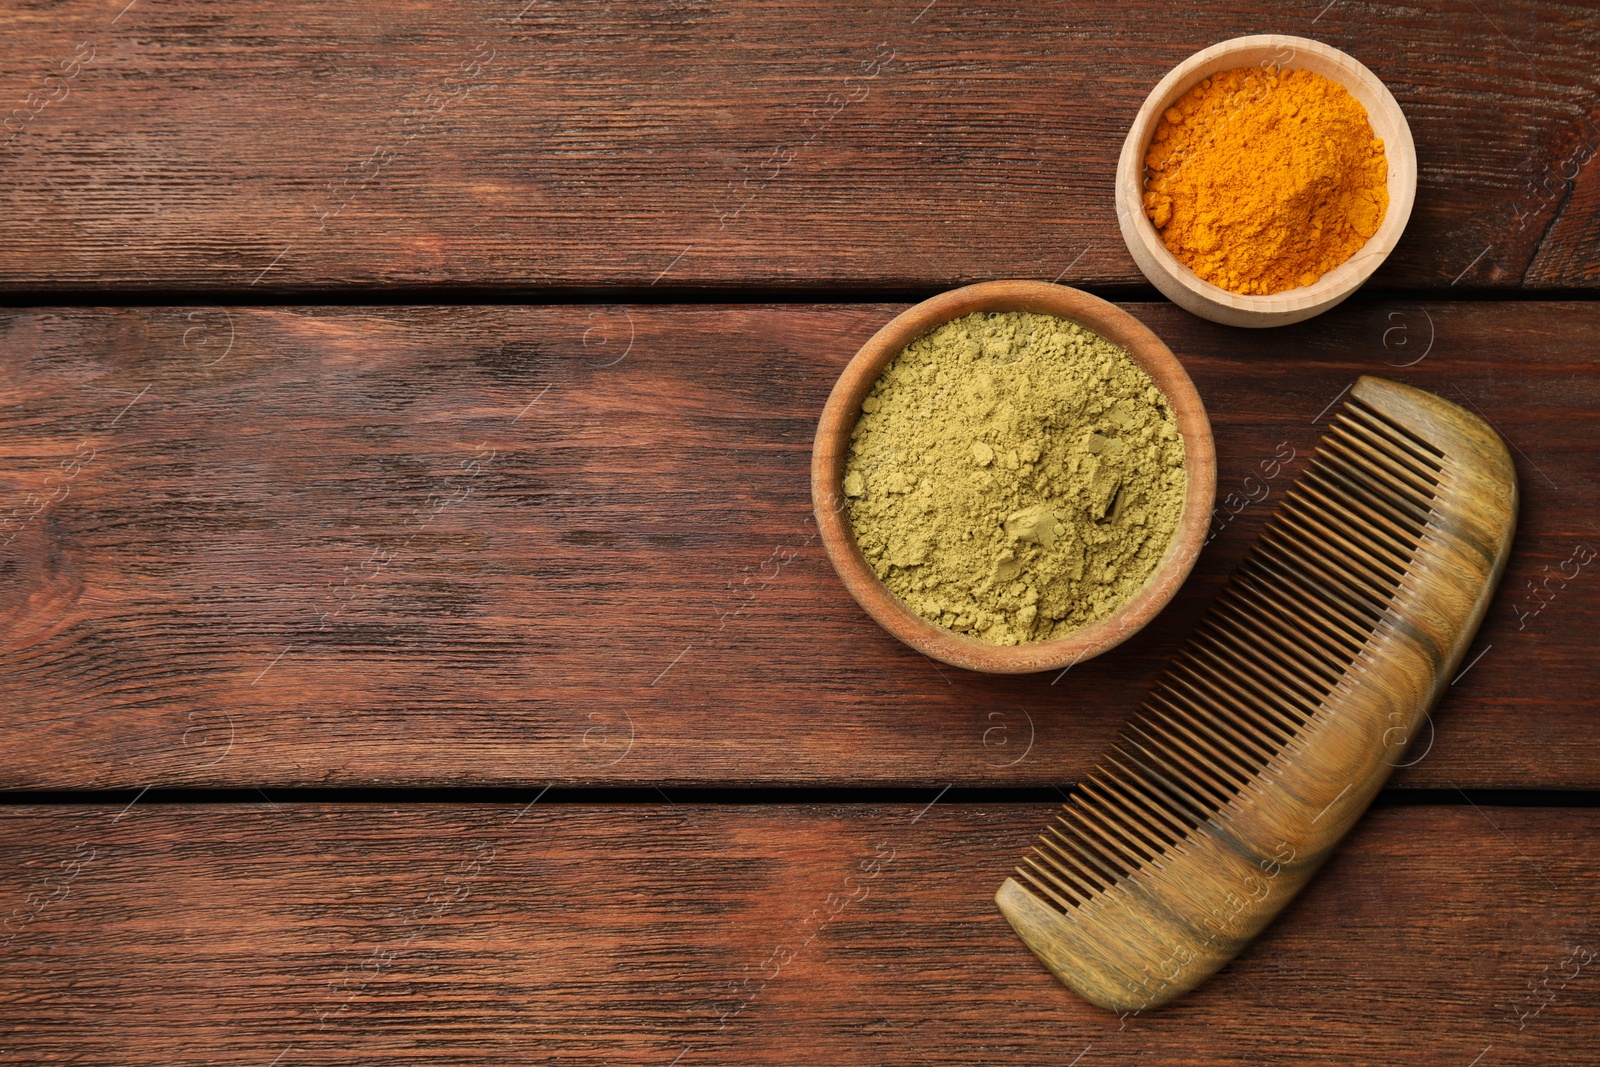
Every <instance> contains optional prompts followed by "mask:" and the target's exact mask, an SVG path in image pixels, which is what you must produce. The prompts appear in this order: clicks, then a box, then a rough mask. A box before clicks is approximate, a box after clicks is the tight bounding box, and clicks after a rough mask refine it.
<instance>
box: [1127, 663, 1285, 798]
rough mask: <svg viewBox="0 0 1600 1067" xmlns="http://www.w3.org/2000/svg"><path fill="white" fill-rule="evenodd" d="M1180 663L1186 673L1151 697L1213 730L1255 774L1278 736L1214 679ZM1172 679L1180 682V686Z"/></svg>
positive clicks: (1243, 764) (1235, 758)
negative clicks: (1222, 688)
mask: <svg viewBox="0 0 1600 1067" xmlns="http://www.w3.org/2000/svg"><path fill="white" fill-rule="evenodd" d="M1179 666H1180V669H1182V670H1183V671H1184V672H1185V673H1186V674H1188V675H1189V677H1187V678H1183V679H1179V678H1171V679H1168V680H1167V681H1164V682H1162V683H1161V684H1160V685H1159V686H1157V688H1156V689H1155V691H1153V692H1152V693H1151V694H1150V696H1151V699H1152V700H1154V699H1156V698H1157V697H1159V698H1160V699H1161V700H1162V701H1163V702H1164V703H1165V704H1166V705H1167V707H1168V710H1170V711H1171V712H1173V713H1174V714H1181V715H1183V716H1184V717H1185V718H1187V719H1189V720H1190V721H1192V722H1193V723H1194V724H1195V725H1196V726H1197V727H1198V728H1200V729H1202V730H1206V731H1207V732H1210V733H1213V734H1215V735H1216V736H1217V738H1218V741H1219V743H1220V744H1223V745H1225V746H1226V747H1227V749H1228V751H1229V752H1230V753H1231V754H1232V755H1233V757H1234V760H1235V762H1236V763H1238V764H1239V765H1240V766H1241V767H1242V768H1244V769H1245V770H1247V771H1248V772H1249V773H1250V774H1254V773H1255V772H1256V770H1257V769H1258V768H1259V767H1260V766H1261V764H1262V763H1263V762H1264V761H1266V760H1268V759H1271V758H1272V750H1273V748H1274V747H1275V744H1276V742H1277V740H1278V739H1277V738H1274V737H1273V736H1272V735H1271V734H1268V733H1267V732H1266V731H1265V730H1263V729H1261V727H1260V726H1259V725H1257V723H1256V721H1255V717H1254V716H1253V715H1251V714H1249V712H1248V711H1247V710H1246V709H1245V708H1243V707H1242V706H1241V705H1239V704H1238V703H1237V702H1236V701H1232V700H1229V699H1228V698H1227V697H1225V696H1224V695H1223V694H1222V693H1220V692H1218V691H1217V686H1216V684H1215V682H1214V681H1212V680H1211V679H1208V678H1206V677H1204V676H1203V675H1201V674H1200V673H1199V672H1197V671H1194V670H1193V669H1192V667H1191V666H1190V665H1189V664H1187V663H1185V664H1181V665H1179ZM1174 682H1181V683H1182V686H1183V688H1182V689H1180V688H1179V687H1178V686H1177V685H1175V684H1173V683H1174ZM1218 705H1223V706H1221V707H1219V706H1218Z"/></svg>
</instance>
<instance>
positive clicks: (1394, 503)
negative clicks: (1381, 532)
mask: <svg viewBox="0 0 1600 1067" xmlns="http://www.w3.org/2000/svg"><path fill="white" fill-rule="evenodd" d="M1310 470H1311V473H1312V475H1314V476H1316V477H1321V478H1325V479H1327V480H1329V481H1332V482H1337V483H1338V484H1339V485H1341V486H1343V487H1344V489H1345V491H1346V492H1348V493H1350V494H1351V495H1352V496H1354V497H1356V498H1358V499H1360V500H1361V501H1362V502H1364V503H1365V504H1366V505H1367V506H1368V507H1370V508H1372V509H1374V510H1375V511H1378V512H1380V513H1382V514H1384V515H1387V516H1389V518H1390V519H1391V521H1393V522H1394V523H1395V524H1396V525H1397V526H1398V527H1399V529H1401V530H1402V531H1404V532H1405V536H1406V540H1407V544H1408V546H1409V547H1410V548H1411V549H1412V550H1413V551H1414V550H1415V549H1416V547H1417V539H1418V538H1420V537H1421V536H1422V528H1423V526H1425V525H1426V524H1427V516H1426V515H1424V514H1423V513H1422V512H1421V511H1420V510H1418V509H1416V508H1413V507H1411V506H1410V505H1409V504H1406V503H1405V501H1403V500H1401V499H1400V498H1399V497H1397V496H1395V495H1394V494H1392V493H1386V492H1383V491H1382V490H1381V489H1377V490H1375V489H1374V486H1373V483H1372V480H1371V479H1370V478H1368V477H1366V476H1365V475H1363V474H1361V472H1360V471H1358V470H1356V469H1355V468H1354V467H1351V466H1350V465H1349V464H1348V463H1345V462H1344V461H1343V460H1341V459H1338V457H1335V456H1328V455H1313V456H1312V459H1311V467H1310Z"/></svg>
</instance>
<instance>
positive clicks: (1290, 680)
mask: <svg viewBox="0 0 1600 1067" xmlns="http://www.w3.org/2000/svg"><path fill="white" fill-rule="evenodd" d="M1247 647H1248V643H1247V642H1245V641H1243V640H1241V639H1240V638H1239V636H1238V635H1235V634H1230V633H1228V632H1226V631H1225V630H1223V629H1222V628H1221V627H1218V626H1208V627H1206V628H1205V630H1204V632H1200V631H1196V633H1195V635H1194V653H1195V656H1196V658H1198V657H1199V656H1200V655H1202V654H1203V655H1205V657H1206V659H1208V660H1209V661H1210V662H1211V664H1212V666H1213V669H1212V670H1211V671H1210V672H1208V673H1210V674H1211V675H1212V676H1213V677H1214V678H1215V679H1216V680H1217V681H1221V682H1223V683H1224V684H1226V679H1229V678H1232V677H1239V678H1243V679H1246V680H1248V681H1249V682H1250V683H1251V688H1252V689H1255V690H1258V691H1259V692H1260V693H1261V694H1262V695H1263V696H1265V697H1267V698H1268V699H1269V700H1270V699H1271V698H1272V697H1276V698H1277V700H1278V701H1279V706H1280V707H1281V709H1282V711H1283V713H1284V714H1285V715H1286V716H1288V717H1290V718H1291V719H1292V725H1291V727H1290V729H1291V731H1292V730H1298V729H1299V728H1300V727H1301V726H1303V725H1305V722H1306V720H1308V719H1310V718H1312V717H1313V716H1315V715H1316V713H1317V710H1318V708H1319V707H1320V706H1321V703H1322V697H1323V694H1324V693H1326V692H1327V690H1328V687H1327V686H1323V685H1317V684H1316V683H1315V681H1312V682H1307V681H1306V680H1305V679H1302V678H1296V677H1294V676H1293V675H1289V674H1286V673H1285V672H1282V671H1280V670H1264V669H1263V668H1262V667H1261V665H1260V664H1259V663H1257V662H1256V661H1255V660H1253V659H1251V658H1250V656H1249V654H1248V653H1247V652H1246V651H1245V649H1246V648H1247ZM1274 682H1276V683H1278V684H1277V686H1276V687H1275V686H1274V685H1273V683H1274Z"/></svg>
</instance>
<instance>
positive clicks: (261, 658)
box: [0, 302, 1600, 790]
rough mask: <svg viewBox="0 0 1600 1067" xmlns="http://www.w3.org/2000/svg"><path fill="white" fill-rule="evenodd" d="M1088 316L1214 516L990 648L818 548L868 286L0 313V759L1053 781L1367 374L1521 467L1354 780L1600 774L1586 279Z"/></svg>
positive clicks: (1512, 779) (317, 781)
mask: <svg viewBox="0 0 1600 1067" xmlns="http://www.w3.org/2000/svg"><path fill="white" fill-rule="evenodd" d="M1129 309H1130V310H1131V311H1132V312H1133V313H1134V314H1135V315H1136V316H1137V317H1139V318H1141V319H1142V320H1143V321H1145V322H1146V323H1147V324H1148V325H1150V326H1151V327H1152V329H1154V331H1155V332H1156V334H1157V335H1158V336H1160V337H1162V338H1163V339H1164V340H1166V341H1167V342H1168V343H1169V344H1170V345H1171V346H1172V347H1173V348H1174V350H1175V351H1176V353H1177V354H1178V356H1179V358H1180V359H1182V360H1183V362H1184V365H1185V367H1186V368H1187V370H1188V371H1189V373H1190V375H1191V377H1192V378H1193V379H1194V382H1195V385H1196V388H1197V389H1198V391H1199V394H1200V396H1201V398H1202V399H1203V400H1204V401H1205V403H1206V406H1207V409H1208V412H1209V414H1210V417H1211V421H1212V425H1213V429H1214V432H1215V439H1216V446H1217V455H1218V501H1219V508H1220V512H1219V517H1218V519H1217V521H1216V527H1217V529H1218V530H1219V531H1220V532H1218V533H1217V535H1216V537H1215V539H1214V540H1212V542H1211V543H1210V544H1209V545H1208V546H1207V547H1206V548H1205V549H1204V550H1203V551H1202V553H1201V558H1200V561H1199V563H1198V565H1197V568H1196V571H1195V574H1194V576H1193V577H1191V579H1190V581H1189V582H1188V583H1187V584H1186V586H1185V587H1184V589H1183V590H1182V591H1181V592H1180V594H1179V596H1178V597H1177V599H1176V600H1175V601H1174V602H1173V604H1172V606H1171V607H1169V608H1168V609H1167V610H1166V611H1165V612H1163V613H1162V614H1161V615H1160V616H1159V617H1157V618H1156V619H1155V620H1154V621H1153V622H1152V623H1151V624H1150V625H1149V626H1148V627H1146V628H1145V629H1144V630H1143V631H1141V633H1140V634H1139V635H1138V636H1136V637H1135V638H1133V639H1132V640H1130V641H1129V642H1128V643H1126V644H1124V645H1122V646H1120V647H1118V648H1117V649H1115V650H1113V651H1112V652H1109V653H1107V654H1106V655H1104V656H1101V657H1099V658H1097V659H1095V660H1093V661H1091V662H1087V663H1084V664H1081V665H1079V666H1078V667H1077V668H1074V669H1073V670H1071V671H1070V672H1068V673H1066V674H1065V675H1060V674H1056V675H1049V674H1044V675H1027V676H1015V677H1011V678H997V677H985V676H979V675H975V674H970V673H967V672H963V671H959V670H954V669H950V668H936V667H934V666H933V665H932V664H930V662H929V661H928V660H926V659H925V658H923V657H922V656H920V655H918V654H916V653H914V652H912V651H911V650H910V649H908V648H906V647H905V646H904V645H902V644H901V643H900V642H898V641H896V640H895V639H894V638H892V637H890V636H889V635H888V634H887V633H885V632H884V631H882V630H881V629H880V628H879V627H877V626H876V625H875V624H874V623H872V621H871V620H870V619H868V618H867V617H866V616H865V615H864V614H863V613H862V612H861V611H860V610H859V609H858V608H857V607H856V606H855V604H854V603H853V602H852V601H851V600H850V598H849V596H848V595H847V593H846V592H845V590H844V588H843V587H842V585H841V584H840V583H839V581H838V579H837V577H836V576H835V575H834V573H833V571H832V569H831V568H830V567H829V566H828V564H827V562H826V560H825V558H824V556H823V554H822V552H821V548H820V545H819V544H818V543H817V539H816V536H815V527H814V525H813V524H812V521H811V519H810V496H809V492H808V467H809V459H810V445H811V439H812V433H813V430H814V427H815V420H816V418H817V416H818V414H819V413H820V411H821V410H822V404H823V400H824V398H825V397H826V396H827V393H828V390H829V389H830V387H831V386H832V383H833V380H834V378H835V377H836V376H837V374H838V373H839V371H840V369H841V368H842V367H843V366H844V364H845V362H846V361H847V360H848V358H849V356H850V355H851V353H853V352H854V351H855V350H856V349H857V348H858V347H859V346H860V345H861V343H862V342H863V341H864V340H865V339H866V338H867V337H869V336H870V335H871V334H872V333H873V332H874V331H875V330H876V329H877V328H878V327H879V326H881V325H882V324H883V323H885V322H887V321H888V320H889V319H890V318H891V317H893V315H894V314H895V313H897V312H898V311H899V310H901V309H900V308H899V307H889V306H854V307H832V308H815V307H781V308H773V307H760V306H734V307H660V308H642V307H635V308H624V307H609V306H595V307H546V308H413V309H394V308H380V309H361V308H335V309H324V310H305V309H296V310H286V309H274V308H254V309H237V308H236V309H232V310H231V311H225V310H223V309H207V308H194V309H191V308H177V309H162V308H152V309H126V310H119V311H91V310H78V311H48V310H46V311H31V312H14V313H10V314H7V315H5V316H3V317H0V358H3V361H4V363H3V366H0V472H3V479H0V494H3V495H0V526H3V527H4V529H5V531H6V532H5V533H4V535H3V536H0V541H5V542H7V543H6V545H5V547H4V549H3V550H0V577H3V578H4V583H3V584H0V597H3V598H4V600H3V604H0V608H3V612H4V614H3V616H0V622H3V627H0V657H3V660H4V662H5V663H6V665H7V669H6V670H5V672H3V674H0V721H3V723H4V727H5V728H4V731H3V732H0V738H3V740H0V749H3V758H0V768H3V770H0V784H3V785H5V786H7V787H13V788H18V787H33V788H77V787H91V786H98V787H107V786H129V787H141V786H144V785H147V784H152V783H156V784H161V785H178V784H194V785H199V784H210V785H228V784H234V783H241V784H246V785H260V786H264V787H266V788H268V789H269V790H270V789H271V788H272V787H274V786H275V785H291V784H296V785H355V784H418V785H421V784H432V785H451V784H495V783H499V784H517V783H522V784H543V783H546V782H551V781H561V782H613V783H646V784H659V785H663V786H666V787H667V788H668V789H669V790H670V788H671V787H672V785H673V784H685V783H708V782H713V783H741V782H745V783H748V782H766V783H797V784H839V783H910V784H918V785H921V784H929V785H933V786H939V785H943V784H945V783H949V782H960V783H967V784H1017V785H1022V784H1047V783H1055V782H1065V781H1071V780H1074V779H1075V778H1076V777H1077V776H1078V775H1079V774H1081V773H1083V771H1084V770H1086V769H1087V768H1088V767H1089V766H1090V764H1091V762H1092V760H1093V758H1094V756H1095V754H1097V753H1098V752H1100V751H1101V750H1102V749H1103V748H1104V746H1105V744H1106V743H1107V742H1108V741H1109V740H1110V739H1111V738H1112V736H1113V735H1114V733H1115V731H1116V729H1117V728H1118V727H1119V726H1120V725H1121V723H1122V722H1123V721H1124V719H1125V718H1126V717H1127V715H1128V713H1129V712H1130V711H1131V710H1132V709H1133V708H1135V707H1136V706H1137V705H1138V703H1139V702H1140V701H1141V700H1142V699H1143V697H1144V695H1145V693H1146V691H1147V689H1148V686H1149V684H1150V682H1151V680H1152V679H1153V678H1154V676H1155V674H1156V672H1157V671H1158V670H1159V668H1160V667H1161V665H1162V664H1163V663H1164V662H1165V661H1166V660H1167V658H1169V657H1170V656H1171V655H1172V653H1173V652H1174V651H1175V649H1176V648H1177V646H1178V645H1179V643H1180V642H1181V640H1182V639H1183V638H1184V637H1185V636H1186V634H1187V633H1188V632H1189V630H1190V628H1191V627H1192V626H1193V624H1194V623H1195V621H1196V620H1197V619H1198V617H1199V615H1200V613H1201V612H1202V611H1203V609H1204V608H1205V606H1206V605H1207V604H1208V603H1209V601H1210V599H1211V597H1212V596H1213V595H1214V594H1215V592H1216V591H1217V590H1218V588H1219V587H1220V584H1221V581H1222V579H1223V578H1224V577H1225V576H1226V575H1227V574H1228V573H1229V572H1230V571H1231V570H1232V569H1233V567H1234V565H1235V564H1236V563H1237V562H1238V560H1239V558H1240V557H1241V555H1242V553H1243V551H1244V549H1245V547H1246V546H1247V545H1248V544H1249V543H1250V542H1251V541H1252V540H1253V539H1254V536H1255V533H1256V531H1257V530H1258V529H1259V528H1260V526H1261V524H1262V522H1263V521H1264V520H1265V517H1266V514H1267V513H1268V512H1269V511H1270V510H1271V506H1272V502H1274V501H1275V500H1276V498H1277V495H1278V494H1281V492H1282V491H1283V489H1284V488H1285V487H1287V485H1288V484H1289V482H1290V480H1291V479H1292V477H1293V475H1294V474H1295V473H1296V472H1297V471H1298V470H1299V468H1300V466H1301V464H1302V463H1303V460H1304V457H1305V455H1306V454H1307V453H1308V452H1309V450H1310V448H1311V446H1312V445H1313V444H1314V443H1315V441H1316V440H1317V438H1318V437H1319V436H1320V435H1321V432H1322V426H1321V425H1320V424H1319V422H1318V420H1321V419H1325V416H1326V412H1327V411H1328V410H1329V409H1330V407H1331V406H1332V405H1333V404H1334V402H1335V401H1336V400H1337V399H1338V398H1339V396H1340V395H1341V393H1342V391H1343V390H1344V389H1345V388H1346V387H1347V386H1348V385H1349V384H1350V383H1351V382H1352V381H1353V380H1354V379H1355V377H1356V376H1357V375H1358V374H1361V373H1367V372H1372V373H1378V374H1383V375H1384V376H1386V377H1392V378H1395V379H1397V380H1400V381H1403V382H1406V383H1409V384H1413V385H1417V386H1419V387H1421V388H1424V389H1428V390H1430V391H1432V392H1435V393H1438V394H1440V395H1441V396H1444V397H1445V398H1446V399H1450V400H1452V401H1454V402H1456V403H1459V404H1461V405H1462V406H1463V407H1465V408H1467V409H1468V410H1470V411H1476V412H1480V413H1482V414H1484V415H1486V416H1487V417H1488V419H1489V421H1490V422H1491V423H1493V424H1494V425H1495V426H1496V427H1497V429H1498V430H1499V431H1500V432H1501V433H1502V434H1504V435H1505V436H1506V437H1507V438H1508V439H1509V441H1510V442H1511V445H1512V452H1513V456H1514V459H1515V462H1516V463H1517V466H1518V475H1519V479H1520V481H1521V484H1522V488H1523V502H1522V515H1521V520H1520V526H1519V531H1518V536H1517V541H1516V544H1515V547H1514V550H1513V554H1512V558H1511V561H1510V564H1509V566H1508V569H1507V572H1506V577H1505V580H1504V582H1503V584H1502V586H1501V589H1500V593H1499V595H1498V597H1497V598H1496V600H1495V601H1494V603H1493V604H1492V605H1491V606H1490V609H1489V614H1488V618H1487V621H1486V623H1485V625H1484V627H1483V630H1482V632H1481V633H1480V637H1479V641H1478V643H1477V645H1476V646H1475V647H1474V648H1473V649H1472V650H1470V651H1469V653H1468V656H1469V660H1468V665H1467V667H1466V668H1465V672H1464V674H1463V675H1462V676H1461V678H1460V680H1459V681H1458V682H1457V683H1456V684H1455V685H1453V686H1451V687H1449V689H1448V690H1447V693H1446V696H1445V698H1444V700H1443V702H1442V703H1441V705H1440V707H1439V708H1438V710H1437V712H1436V713H1435V714H1434V716H1433V718H1432V720H1430V723H1429V724H1428V725H1427V726H1426V728H1425V732H1424V734H1423V736H1422V737H1420V738H1418V740H1417V743H1416V747H1415V748H1414V749H1413V752H1412V754H1411V755H1409V756H1408V757H1407V762H1411V763H1414V764H1415V765H1414V766H1412V767H1409V768H1407V769H1404V770H1402V771H1400V772H1399V774H1398V775H1397V777H1396V779H1395V781H1396V784H1402V785H1404V784H1409V785H1439V786H1444V785H1450V784H1459V785H1462V786H1477V787H1508V786H1509V787H1519V786H1520V787H1535V786H1548V787H1558V786H1570V787H1593V786H1595V785H1596V784H1597V783H1600V744H1597V741H1600V737H1597V735H1596V729H1597V727H1596V724H1595V718H1594V715H1593V708H1594V694H1593V671H1592V666H1593V650H1592V642H1591V640H1590V635H1592V634H1593V633H1594V632H1595V631H1596V629H1597V628H1600V577H1597V576H1596V575H1595V573H1594V571H1595V569H1596V568H1595V565H1594V562H1593V557H1594V553H1595V550H1596V547H1597V541H1600V531H1597V530H1596V528H1595V526H1594V522H1595V521H1596V520H1595V519H1594V518H1593V516H1595V515H1596V514H1600V479H1597V474H1600V471H1597V462H1600V460H1597V458H1596V454H1595V452H1594V449H1593V446H1592V442H1593V441H1594V440H1595V437H1596V429H1597V427H1596V423H1597V420H1600V376H1597V375H1596V374H1595V370H1596V357H1595V354H1594V351H1593V347H1592V344H1591V339H1592V337H1593V336H1594V334H1595V331H1596V328H1597V327H1600V305H1595V304H1589V303H1568V304H1563V303H1540V302H1527V303H1512V304H1481V303H1456V304H1439V303H1434V304H1418V303H1398V304H1391V303H1376V304H1375V303H1364V302H1352V303H1350V304H1348V305H1345V306H1341V307H1339V308H1336V309H1335V310H1334V311H1332V312H1330V313H1329V314H1328V315H1327V316H1324V317H1323V318H1321V319H1318V320H1317V321H1316V322H1315V323H1309V324H1304V325H1300V326H1293V327H1286V328H1284V329H1282V330H1278V331H1273V332H1271V333H1270V334H1262V333H1255V332H1251V333H1244V332H1241V331H1238V330H1231V329H1227V328H1224V327H1220V326H1215V325H1212V324H1209V323H1205V322H1200V321H1198V320H1196V319H1194V318H1193V317H1192V316H1189V315H1187V314H1185V313H1183V312H1181V311H1179V310H1177V309H1176V308H1173V307H1171V306H1170V305H1165V304H1163V305H1130V306H1129ZM1408 363H1409V364H1412V365H1410V366H1402V364H1408ZM73 472H76V473H75V474H74V473H73ZM30 495H31V499H30ZM1252 501H1253V502H1252Z"/></svg>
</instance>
